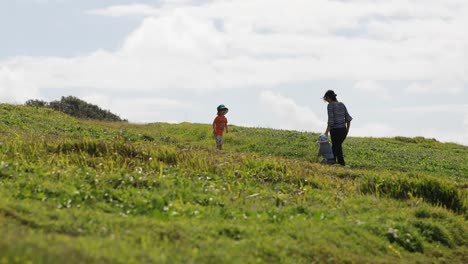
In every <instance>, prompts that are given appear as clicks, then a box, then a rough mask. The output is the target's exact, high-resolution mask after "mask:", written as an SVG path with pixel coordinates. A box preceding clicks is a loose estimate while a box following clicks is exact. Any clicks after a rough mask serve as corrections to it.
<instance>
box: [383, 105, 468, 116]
mask: <svg viewBox="0 0 468 264" xmlns="http://www.w3.org/2000/svg"><path fill="white" fill-rule="evenodd" d="M392 111H393V112H404V113H423V114H429V113H445V112H448V113H466V114H467V115H468V104H465V105H448V104H447V105H430V106H413V107H399V108H394V109H392Z"/></svg>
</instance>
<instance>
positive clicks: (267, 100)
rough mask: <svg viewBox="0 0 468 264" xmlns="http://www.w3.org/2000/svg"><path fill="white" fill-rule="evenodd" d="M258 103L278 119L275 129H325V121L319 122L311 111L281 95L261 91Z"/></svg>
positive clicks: (315, 130)
mask: <svg viewBox="0 0 468 264" xmlns="http://www.w3.org/2000/svg"><path fill="white" fill-rule="evenodd" d="M260 102H261V105H262V108H263V109H266V110H268V111H270V112H271V113H272V114H273V115H274V116H275V117H276V118H278V119H277V120H278V121H277V122H278V124H276V125H275V127H278V128H281V129H291V130H299V131H313V132H318V131H322V130H325V128H326V121H323V120H320V118H319V117H318V116H317V115H316V114H315V113H314V112H313V111H312V110H310V109H309V108H308V107H304V106H300V105H297V104H296V102H295V101H294V100H293V99H291V98H288V97H285V96H282V95H281V94H278V93H274V92H271V91H263V92H261V94H260Z"/></svg>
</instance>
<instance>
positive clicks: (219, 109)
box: [216, 104, 229, 112]
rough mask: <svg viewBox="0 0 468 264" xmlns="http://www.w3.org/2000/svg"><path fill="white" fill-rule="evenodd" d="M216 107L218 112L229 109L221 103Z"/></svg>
mask: <svg viewBox="0 0 468 264" xmlns="http://www.w3.org/2000/svg"><path fill="white" fill-rule="evenodd" d="M216 109H217V110H218V112H221V111H229V109H228V108H227V107H226V106H224V105H223V104H222V105H219V106H218V107H217V108H216Z"/></svg>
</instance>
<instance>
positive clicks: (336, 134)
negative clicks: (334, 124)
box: [330, 127, 348, 166]
mask: <svg viewBox="0 0 468 264" xmlns="http://www.w3.org/2000/svg"><path fill="white" fill-rule="evenodd" d="M347 135H348V132H347V130H346V128H344V127H343V128H333V129H332V130H330V136H331V141H332V150H333V155H334V156H335V159H338V163H339V164H341V165H343V166H344V165H345V161H344V157H343V146H342V145H343V142H344V140H345V139H346V136H347Z"/></svg>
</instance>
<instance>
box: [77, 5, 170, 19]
mask: <svg viewBox="0 0 468 264" xmlns="http://www.w3.org/2000/svg"><path fill="white" fill-rule="evenodd" d="M86 13H87V14H90V15H100V16H110V17H122V16H135V15H137V16H157V15H160V14H161V11H160V9H159V8H157V7H153V6H150V5H145V4H130V5H115V6H109V7H107V8H103V9H93V10H89V11H88V12H86Z"/></svg>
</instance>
